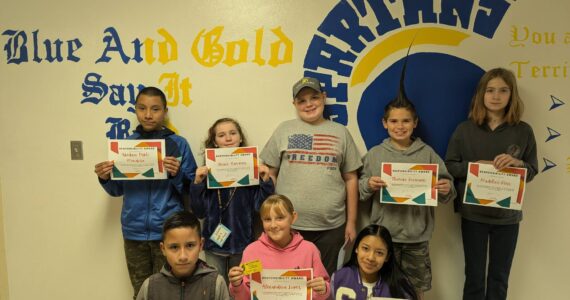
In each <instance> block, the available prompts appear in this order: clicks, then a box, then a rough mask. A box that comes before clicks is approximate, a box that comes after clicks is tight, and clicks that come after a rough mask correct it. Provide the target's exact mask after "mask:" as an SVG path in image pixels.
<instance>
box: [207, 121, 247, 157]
mask: <svg viewBox="0 0 570 300" xmlns="http://www.w3.org/2000/svg"><path fill="white" fill-rule="evenodd" d="M226 122H229V123H233V124H234V125H235V126H236V128H237V130H238V132H239V136H240V137H241V142H240V143H239V146H240V147H243V146H246V145H247V141H246V139H245V135H244V134H243V130H242V129H241V126H240V125H239V123H238V121H236V120H234V119H232V118H221V119H218V120H216V122H214V124H212V126H210V128H209V129H208V137H207V138H206V140H205V141H204V149H206V148H218V146H216V126H218V125H220V124H221V123H226Z"/></svg>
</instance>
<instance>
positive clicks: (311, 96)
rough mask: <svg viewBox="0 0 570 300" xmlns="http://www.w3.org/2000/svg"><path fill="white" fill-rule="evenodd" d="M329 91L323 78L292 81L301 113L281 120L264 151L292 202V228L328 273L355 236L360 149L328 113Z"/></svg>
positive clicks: (263, 156)
mask: <svg viewBox="0 0 570 300" xmlns="http://www.w3.org/2000/svg"><path fill="white" fill-rule="evenodd" d="M325 101H326V92H325V91H324V90H323V87H322V86H321V83H320V82H319V80H318V79H316V78H312V77H303V78H301V79H300V80H299V81H297V82H296V83H295V84H294V85H293V106H294V107H295V109H296V111H297V116H298V118H296V119H293V120H289V121H285V122H283V123H281V124H280V125H279V126H278V127H277V129H275V131H274V132H273V135H272V136H271V138H270V139H269V141H268V142H267V144H266V145H265V147H264V149H263V151H262V152H261V155H260V157H261V159H262V160H263V161H264V162H265V164H267V165H268V166H269V167H270V168H269V169H270V173H271V174H272V175H273V176H275V177H276V178H277V184H276V190H275V192H276V193H277V194H283V195H285V196H287V197H288V198H289V199H291V201H292V202H293V206H294V207H295V210H296V211H297V212H298V214H299V218H298V220H297V222H296V223H295V225H293V228H294V229H296V230H297V231H299V232H300V233H301V235H302V236H303V237H304V238H305V239H306V240H309V241H311V242H313V243H314V244H315V245H316V246H317V247H318V248H319V250H320V252H321V256H322V260H323V263H324V265H325V267H326V269H327V271H328V273H329V274H332V272H334V271H335V270H336V261H337V257H338V252H339V250H340V248H341V247H342V245H343V244H344V242H345V240H348V241H353V240H354V238H355V237H356V214H357V205H358V175H357V171H358V169H359V168H360V167H361V166H362V161H361V159H360V154H359V153H358V150H357V149H356V145H355V144H354V141H353V139H352V136H351V135H350V133H349V132H348V130H347V129H346V128H345V127H344V126H342V125H340V124H338V123H335V122H332V121H330V120H327V119H325V118H324V116H323V112H324V108H325Z"/></svg>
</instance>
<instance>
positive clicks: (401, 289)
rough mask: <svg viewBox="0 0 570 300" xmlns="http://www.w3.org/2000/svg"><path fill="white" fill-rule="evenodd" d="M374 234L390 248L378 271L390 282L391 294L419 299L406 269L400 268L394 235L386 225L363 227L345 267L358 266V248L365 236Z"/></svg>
mask: <svg viewBox="0 0 570 300" xmlns="http://www.w3.org/2000/svg"><path fill="white" fill-rule="evenodd" d="M369 235H372V236H377V237H379V238H380V239H381V240H382V241H383V242H384V244H386V248H387V249H388V254H387V259H386V261H384V264H383V265H382V268H381V269H380V270H379V271H378V274H379V275H380V278H382V280H383V281H384V282H386V283H387V284H388V287H389V288H390V294H391V296H392V297H394V298H406V299H408V298H409V299H412V300H417V299H418V295H417V293H416V290H415V289H414V287H413V286H412V284H411V283H410V281H409V280H408V277H407V276H406V274H405V273H404V271H403V270H402V269H401V268H400V265H399V264H398V263H397V262H396V258H395V257H394V244H393V243H392V235H390V231H388V229H387V228H386V227H384V226H381V225H378V224H370V225H368V226H366V227H364V229H362V230H361V231H360V232H359V233H358V236H357V237H356V240H355V241H354V247H353V249H352V254H351V255H350V260H349V261H348V262H347V263H346V264H345V265H344V266H345V267H348V266H356V267H357V268H358V256H357V255H358V254H357V253H356V249H358V246H359V244H360V242H361V241H362V239H363V238H365V237H367V236H369Z"/></svg>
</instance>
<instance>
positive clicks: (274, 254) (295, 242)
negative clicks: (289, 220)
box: [230, 231, 330, 300]
mask: <svg viewBox="0 0 570 300" xmlns="http://www.w3.org/2000/svg"><path fill="white" fill-rule="evenodd" d="M292 232H294V233H293V239H292V240H291V242H290V243H289V245H287V246H286V247H285V248H281V247H279V246H277V245H276V244H275V243H273V241H271V240H270V239H269V237H268V236H267V235H266V234H265V232H264V233H263V234H262V235H261V236H260V237H259V239H258V240H257V241H255V242H253V243H251V244H249V246H247V247H246V248H245V250H244V251H243V256H242V259H241V262H242V263H244V262H249V261H252V260H255V259H259V260H261V265H262V266H263V268H264V269H306V268H313V277H323V278H324V280H325V282H326V285H327V292H326V293H325V294H323V295H319V294H317V293H316V292H314V291H313V299H314V300H320V299H328V297H329V295H330V277H329V275H328V274H327V270H326V269H325V267H324V266H323V263H322V262H321V253H320V252H319V250H318V249H317V247H316V246H315V245H314V244H313V243H311V242H309V241H305V240H304V239H303V237H302V236H301V234H299V233H298V232H295V231H292ZM230 295H231V296H232V297H234V298H235V299H236V300H242V299H243V300H249V299H251V296H250V291H249V276H244V277H243V281H242V283H241V285H239V286H237V287H234V286H233V285H232V284H231V283H230Z"/></svg>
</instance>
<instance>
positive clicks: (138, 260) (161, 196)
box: [95, 87, 196, 297]
mask: <svg viewBox="0 0 570 300" xmlns="http://www.w3.org/2000/svg"><path fill="white" fill-rule="evenodd" d="M135 112H136V115H137V119H138V121H139V123H140V124H139V125H138V126H137V128H136V130H135V132H134V133H133V134H132V135H130V136H129V137H128V139H136V140H138V139H140V140H143V139H164V142H165V148H166V155H165V157H164V160H163V161H164V168H165V169H166V171H167V172H168V179H166V180H110V175H111V171H112V169H113V162H112V161H103V162H101V163H98V164H96V165H95V173H96V174H97V176H98V177H99V183H100V184H101V186H102V187H103V188H104V189H105V191H107V193H109V195H111V196H115V197H118V196H123V208H122V212H121V224H122V230H123V238H124V248H125V256H126V259H127V268H128V270H129V277H130V279H131V284H132V285H133V289H134V295H135V297H136V295H137V293H138V291H139V289H140V286H141V285H142V283H143V281H144V280H145V279H146V278H147V277H149V276H150V275H152V274H153V273H156V272H158V271H160V268H161V267H162V265H164V263H165V260H164V257H163V255H162V253H161V251H160V241H161V240H162V224H163V222H164V220H165V219H166V218H167V217H168V216H170V215H171V214H173V213H174V212H177V211H180V210H183V209H184V208H183V200H182V191H183V185H184V183H185V182H189V181H191V180H193V178H194V172H195V170H196V162H195V160H194V156H193V155H192V151H191V150H190V146H189V145H188V142H187V141H186V139H184V138H183V137H181V136H178V135H176V134H175V133H174V132H172V131H171V130H170V129H168V128H166V127H164V126H163V124H164V119H165V118H166V114H167V112H168V108H167V107H166V96H165V95H164V93H163V92H162V91H161V90H160V89H158V88H155V87H146V88H144V89H142V90H141V91H140V92H139V94H138V95H137V97H136V103H135Z"/></svg>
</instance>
